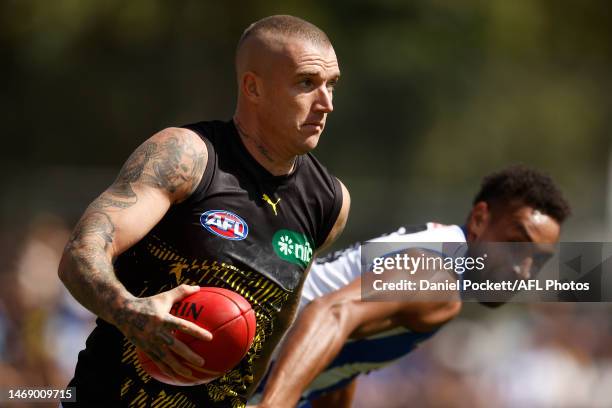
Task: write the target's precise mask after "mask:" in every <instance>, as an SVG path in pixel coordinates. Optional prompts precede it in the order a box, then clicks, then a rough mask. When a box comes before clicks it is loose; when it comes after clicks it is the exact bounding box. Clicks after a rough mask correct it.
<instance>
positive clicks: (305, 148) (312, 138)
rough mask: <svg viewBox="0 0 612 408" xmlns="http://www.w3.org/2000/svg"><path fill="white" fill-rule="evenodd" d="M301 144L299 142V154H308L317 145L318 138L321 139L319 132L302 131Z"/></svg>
mask: <svg viewBox="0 0 612 408" xmlns="http://www.w3.org/2000/svg"><path fill="white" fill-rule="evenodd" d="M300 133H301V135H302V142H301V146H300V147H301V148H300V150H301V154H305V153H308V152H309V151H311V150H313V149H314V148H316V147H317V145H318V144H319V138H320V137H321V132H320V131H319V132H309V131H304V130H302V131H301V132H300Z"/></svg>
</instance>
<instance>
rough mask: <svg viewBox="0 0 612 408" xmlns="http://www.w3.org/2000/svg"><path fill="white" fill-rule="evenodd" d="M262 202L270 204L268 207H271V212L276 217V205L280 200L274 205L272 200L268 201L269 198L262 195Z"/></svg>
mask: <svg viewBox="0 0 612 408" xmlns="http://www.w3.org/2000/svg"><path fill="white" fill-rule="evenodd" d="M261 198H262V200H264V201H265V202H266V203H268V204H270V206H271V207H272V210H273V211H274V215H278V213H277V212H276V205H277V204H278V202H279V201H280V200H281V199H280V198H279V199H278V200H276V202H275V203H273V202H272V199H270V197H268V195H267V194H265V193H264V195H263V197H261Z"/></svg>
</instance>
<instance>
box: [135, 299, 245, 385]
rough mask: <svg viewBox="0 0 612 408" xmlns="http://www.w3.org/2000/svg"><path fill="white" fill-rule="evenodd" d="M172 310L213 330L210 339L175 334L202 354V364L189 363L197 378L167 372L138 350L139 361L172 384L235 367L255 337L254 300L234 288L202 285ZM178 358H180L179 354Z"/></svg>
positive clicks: (207, 379) (205, 378) (205, 377)
mask: <svg viewBox="0 0 612 408" xmlns="http://www.w3.org/2000/svg"><path fill="white" fill-rule="evenodd" d="M170 313H172V314H173V315H175V316H177V317H180V318H182V319H186V320H190V321H192V322H195V323H196V324H198V325H200V326H201V327H203V328H204V329H206V330H208V331H210V332H211V333H212V335H213V339H212V340H211V341H201V340H198V339H196V338H194V337H192V336H190V335H188V334H185V333H182V332H179V331H177V332H176V333H175V337H176V338H177V339H178V340H180V341H182V342H183V343H185V344H186V345H188V346H189V347H190V348H191V349H192V350H193V351H195V352H196V353H197V354H199V355H200V356H202V358H203V359H204V361H205V363H204V366H203V367H198V366H194V365H192V364H189V363H186V364H187V366H188V367H189V368H190V370H191V371H192V373H193V374H192V375H193V377H195V378H197V380H193V379H190V378H184V377H180V376H178V375H177V378H178V380H176V379H173V378H169V377H168V376H166V375H165V374H164V373H163V372H162V371H161V370H160V369H159V368H158V367H157V365H155V363H154V362H153V361H152V360H151V359H150V358H149V357H148V356H147V355H146V354H145V353H143V352H142V351H140V350H138V349H137V350H136V353H137V355H138V359H139V360H140V365H141V366H142V368H143V369H144V370H145V371H146V372H147V373H148V374H149V375H150V376H151V377H153V378H155V379H156V380H158V381H161V382H164V383H167V384H172V385H198V384H204V383H207V382H210V381H212V380H214V379H215V378H217V377H220V376H222V375H223V374H225V373H226V372H228V371H229V370H231V369H232V368H234V367H235V366H236V365H237V364H238V363H239V362H240V360H242V358H243V357H244V356H245V355H246V353H247V351H248V350H249V348H250V347H251V344H252V343H253V338H254V337H255V325H256V321H255V312H254V311H253V309H252V308H251V304H250V303H249V302H248V301H247V300H246V299H245V298H243V297H242V296H240V295H239V294H238V293H236V292H232V291H231V290H227V289H221V288H215V287H203V288H200V291H199V292H197V293H194V294H193V295H190V296H188V297H186V298H185V299H183V300H181V301H180V302H177V303H175V304H174V305H173V306H172V309H171V310H170ZM176 357H177V358H179V359H180V358H181V357H179V356H176Z"/></svg>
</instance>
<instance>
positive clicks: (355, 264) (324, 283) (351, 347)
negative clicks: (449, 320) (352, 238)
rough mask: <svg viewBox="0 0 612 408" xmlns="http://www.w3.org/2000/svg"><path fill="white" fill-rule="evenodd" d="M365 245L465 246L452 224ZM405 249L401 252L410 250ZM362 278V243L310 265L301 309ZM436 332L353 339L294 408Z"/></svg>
mask: <svg viewBox="0 0 612 408" xmlns="http://www.w3.org/2000/svg"><path fill="white" fill-rule="evenodd" d="M368 242H394V243H395V242H405V243H415V244H418V243H421V242H428V243H440V244H441V245H440V248H439V252H442V243H445V242H462V243H464V242H466V238H465V234H464V231H463V229H462V228H461V227H459V226H457V225H441V224H436V223H428V224H424V225H422V226H417V227H409V228H404V227H402V228H400V229H399V230H397V231H396V232H393V233H391V234H387V235H383V236H381V237H378V238H375V239H372V240H370V241H368ZM409 247H410V245H406V247H405V248H409ZM359 277H361V245H360V244H357V245H354V246H352V247H350V248H348V249H345V250H343V251H338V252H335V253H333V254H331V255H329V256H328V257H325V258H321V259H317V260H316V261H315V263H314V264H313V266H312V268H311V270H310V273H309V275H308V277H307V278H306V281H305V283H304V287H303V290H302V296H301V302H300V310H301V309H302V308H304V307H305V306H306V305H307V304H308V303H310V302H311V301H312V300H314V299H315V298H318V297H321V296H325V295H326V294H328V293H331V292H333V291H336V290H339V289H341V288H343V287H345V286H347V285H348V284H349V283H351V282H352V281H354V280H355V279H357V278H359ZM436 331H437V330H434V331H431V332H427V333H420V332H414V331H411V330H410V329H408V328H405V327H398V328H394V329H392V330H388V331H386V332H382V333H378V334H376V335H373V336H370V337H366V338H363V339H358V340H350V339H349V340H348V341H347V342H346V344H345V345H344V347H343V348H342V349H341V351H340V352H339V353H338V355H337V356H336V358H335V359H334V360H333V361H332V362H331V363H330V364H329V366H327V368H325V370H324V371H323V372H321V374H319V375H318V376H317V378H315V379H314V381H313V382H312V383H311V384H310V385H309V386H308V388H307V389H306V391H305V392H304V393H303V395H302V399H301V400H300V403H299V404H298V406H299V407H308V406H309V403H308V400H312V399H316V398H317V397H319V396H321V395H323V394H326V393H328V392H331V391H334V390H336V389H339V388H342V387H344V386H345V385H346V384H348V383H349V382H350V381H352V380H353V379H354V378H355V377H357V376H358V375H359V374H362V373H367V372H370V371H372V370H376V369H379V368H381V367H383V366H386V365H388V364H390V363H391V362H393V361H395V360H397V359H399V358H401V357H403V356H405V355H406V354H408V353H410V352H411V351H412V350H414V349H415V347H416V346H417V345H418V344H419V343H420V342H422V341H423V340H426V339H428V338H429V337H431V336H433V335H434V334H435V333H436ZM266 379H267V377H266V378H264V380H263V381H262V384H260V386H259V388H258V390H257V394H256V395H255V396H254V397H253V399H252V402H253V403H255V402H257V401H259V399H260V397H261V392H262V391H263V388H264V385H265V382H266Z"/></svg>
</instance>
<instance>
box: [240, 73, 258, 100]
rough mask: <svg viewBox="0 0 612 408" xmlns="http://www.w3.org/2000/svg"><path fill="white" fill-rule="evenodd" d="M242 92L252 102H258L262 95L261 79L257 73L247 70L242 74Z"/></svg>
mask: <svg viewBox="0 0 612 408" xmlns="http://www.w3.org/2000/svg"><path fill="white" fill-rule="evenodd" d="M241 86H242V92H243V93H244V95H245V96H246V97H247V99H248V100H250V101H251V102H254V103H256V102H257V101H258V100H259V97H260V96H261V81H260V79H259V77H258V76H257V74H255V73H254V72H251V71H247V72H245V73H244V75H242V83H241Z"/></svg>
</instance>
